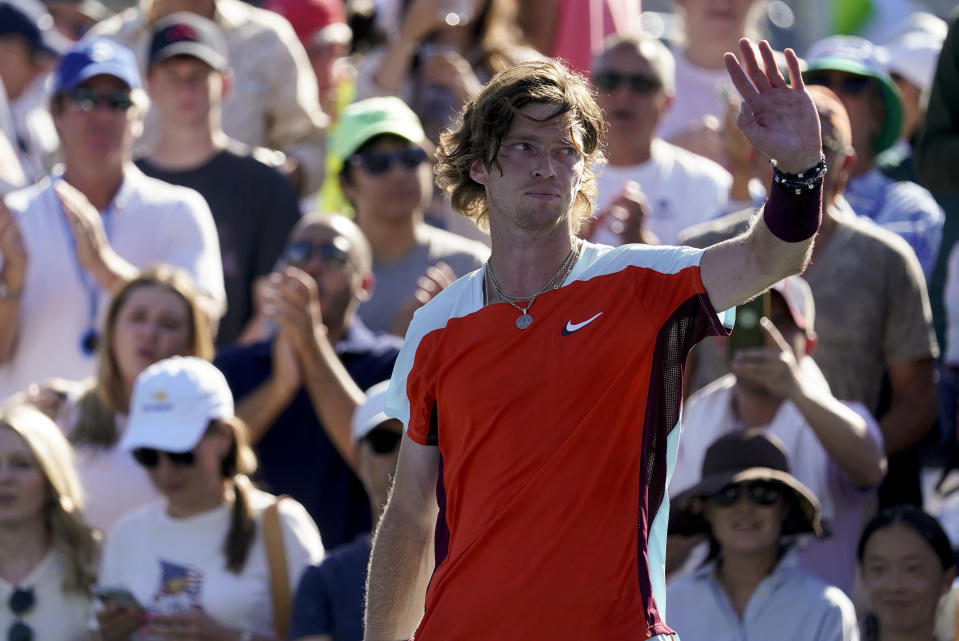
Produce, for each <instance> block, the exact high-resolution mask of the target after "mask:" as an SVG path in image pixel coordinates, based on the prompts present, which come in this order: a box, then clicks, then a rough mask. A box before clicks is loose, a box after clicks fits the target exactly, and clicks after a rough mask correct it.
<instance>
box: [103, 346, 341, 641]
mask: <svg viewBox="0 0 959 641" xmlns="http://www.w3.org/2000/svg"><path fill="white" fill-rule="evenodd" d="M130 407H131V410H130V421H129V424H128V426H127V430H126V432H125V433H124V435H123V438H122V440H121V441H120V447H121V448H123V449H126V450H128V451H131V452H132V454H133V457H134V458H135V459H136V461H137V462H138V463H139V464H140V465H142V466H143V467H144V468H145V469H146V470H147V472H148V474H149V475H150V480H151V481H152V482H153V484H154V485H155V486H156V488H157V490H158V491H159V492H160V493H161V494H162V495H163V498H162V499H161V500H160V501H157V502H154V503H151V504H149V505H146V506H144V507H142V508H140V509H138V510H136V511H134V512H131V513H130V514H128V515H127V516H125V517H124V518H123V519H121V520H120V521H119V522H118V523H117V525H116V526H115V527H114V528H113V529H112V530H111V531H110V533H109V535H108V536H107V539H106V542H105V544H104V549H103V559H102V562H101V567H100V576H99V579H98V582H99V586H100V588H101V589H102V590H107V589H111V590H128V591H129V592H130V593H131V594H132V596H133V598H134V599H136V601H137V603H138V604H139V605H134V606H133V607H130V605H129V603H127V604H122V603H120V602H119V599H118V602H116V603H113V604H110V605H107V606H106V607H105V608H104V609H103V610H102V611H100V612H99V613H98V615H97V616H98V620H99V624H100V634H101V636H102V638H103V640H104V641H121V640H127V639H131V638H137V637H133V636H131V635H133V634H134V632H137V633H138V634H139V633H142V634H144V635H146V636H147V637H148V638H150V639H154V638H163V639H170V640H175V641H195V640H197V639H220V638H223V639H240V640H242V641H272V640H274V639H278V638H280V632H278V630H280V629H282V628H283V627H284V626H285V622H283V620H282V619H283V618H284V614H283V613H282V611H279V612H276V611H275V608H276V606H277V603H275V602H274V599H273V594H274V591H273V589H272V588H271V580H272V577H273V576H274V574H276V573H277V572H278V570H279V568H277V567H272V566H271V564H270V562H269V561H268V553H267V549H266V542H265V528H266V527H267V522H266V516H265V514H264V513H265V512H266V511H267V508H270V507H271V506H273V505H274V504H275V503H277V502H278V503H279V504H278V505H277V510H276V514H275V518H277V519H278V521H279V529H280V531H281V533H282V545H283V550H284V554H285V557H286V559H285V560H286V574H287V578H288V581H289V582H290V590H291V591H292V590H293V589H295V586H296V582H297V580H298V579H299V576H300V574H301V573H302V571H303V569H304V568H305V567H306V566H307V565H308V564H309V563H311V562H315V561H318V560H319V559H320V558H322V556H323V544H322V542H321V541H320V537H319V533H318V532H317V530H316V526H315V525H314V524H313V521H312V520H311V519H310V517H309V515H308V514H307V513H306V510H304V509H303V506H301V505H300V504H299V503H297V502H296V501H293V500H290V499H286V500H281V501H278V499H276V497H274V496H272V495H270V494H267V493H265V492H261V491H259V490H257V489H255V488H254V487H253V486H252V484H251V483H250V481H249V478H248V477H247V475H248V474H251V473H252V472H253V471H254V469H255V467H256V457H255V455H254V454H253V451H252V450H251V449H250V447H249V445H248V444H247V441H246V431H245V427H244V425H243V423H242V421H241V420H239V419H238V418H237V417H236V416H235V414H234V410H233V396H232V395H231V394H230V388H229V387H228V386H227V384H226V380H225V379H224V378H223V375H222V374H221V373H220V371H219V370H217V369H216V368H215V367H214V366H213V365H212V364H211V363H209V362H207V361H205V360H202V359H199V358H194V357H173V358H168V359H166V360H163V361H160V362H158V363H154V364H153V365H151V366H150V367H148V368H147V369H145V370H144V371H143V372H142V373H141V374H140V376H139V377H138V378H137V382H136V385H135V386H134V390H133V398H132V400H131V403H130ZM271 518H272V517H271ZM287 616H288V613H287Z"/></svg>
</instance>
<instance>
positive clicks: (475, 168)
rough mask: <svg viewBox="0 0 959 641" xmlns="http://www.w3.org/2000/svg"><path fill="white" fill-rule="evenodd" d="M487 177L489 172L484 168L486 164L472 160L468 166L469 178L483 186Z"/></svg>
mask: <svg viewBox="0 0 959 641" xmlns="http://www.w3.org/2000/svg"><path fill="white" fill-rule="evenodd" d="M487 176H489V170H488V169H487V168H486V164H485V163H484V162H483V161H482V160H479V159H477V160H474V161H473V163H472V164H471V165H470V178H472V179H473V180H475V181H476V182H478V183H479V184H481V185H485V184H486V179H487Z"/></svg>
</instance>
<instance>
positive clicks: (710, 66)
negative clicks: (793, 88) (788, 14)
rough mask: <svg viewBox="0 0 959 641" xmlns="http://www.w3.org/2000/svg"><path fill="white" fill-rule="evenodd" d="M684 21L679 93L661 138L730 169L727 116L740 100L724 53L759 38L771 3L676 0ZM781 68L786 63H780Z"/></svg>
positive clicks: (678, 57)
mask: <svg viewBox="0 0 959 641" xmlns="http://www.w3.org/2000/svg"><path fill="white" fill-rule="evenodd" d="M675 3H676V6H677V8H678V9H679V13H680V14H681V16H682V18H683V29H684V34H683V41H682V44H681V45H680V46H678V47H676V48H675V49H674V50H673V54H674V56H675V59H676V91H675V99H674V101H673V105H672V108H671V109H670V110H669V111H667V112H666V114H665V115H664V116H663V118H662V119H661V120H660V122H659V129H658V131H657V132H656V135H657V136H659V137H661V138H664V139H666V140H668V141H669V142H672V143H673V144H676V145H679V146H680V147H684V148H686V149H689V150H690V151H693V152H696V153H698V154H702V155H703V156H706V157H707V158H709V159H710V160H713V161H715V162H718V163H719V164H721V165H724V166H725V165H726V156H725V150H724V146H723V138H722V133H721V129H722V122H723V114H725V113H726V110H727V109H728V103H729V102H730V101H731V100H736V90H735V89H734V88H733V86H732V84H731V83H730V82H729V79H728V77H727V76H726V70H725V68H724V67H723V54H724V53H725V52H727V51H738V50H739V39H740V38H742V37H744V36H745V37H748V38H752V39H753V40H758V39H759V37H760V36H759V34H760V26H761V24H762V22H761V21H762V18H763V15H764V13H765V9H766V5H767V3H766V0H737V1H736V2H725V3H723V4H722V5H721V6H720V7H717V5H716V4H715V3H714V2H713V1H712V0H675ZM778 62H779V65H780V67H783V62H782V60H781V59H778Z"/></svg>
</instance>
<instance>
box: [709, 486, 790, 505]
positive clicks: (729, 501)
mask: <svg viewBox="0 0 959 641" xmlns="http://www.w3.org/2000/svg"><path fill="white" fill-rule="evenodd" d="M744 490H745V492H746V496H748V497H749V500H750V501H752V502H753V503H755V504H756V505H762V506H764V507H766V506H769V505H772V504H773V503H775V502H776V501H778V500H779V499H780V498H782V495H783V489H782V486H781V485H779V484H778V483H771V482H769V481H751V482H749V483H736V484H734V485H727V486H726V487H724V488H723V489H721V490H719V491H718V492H716V493H715V494H713V495H712V496H710V497H709V499H710V500H711V501H713V502H714V503H716V504H717V505H721V506H723V507H728V506H730V505H733V504H734V503H736V501H738V500H739V497H740V496H742V494H743V491H744Z"/></svg>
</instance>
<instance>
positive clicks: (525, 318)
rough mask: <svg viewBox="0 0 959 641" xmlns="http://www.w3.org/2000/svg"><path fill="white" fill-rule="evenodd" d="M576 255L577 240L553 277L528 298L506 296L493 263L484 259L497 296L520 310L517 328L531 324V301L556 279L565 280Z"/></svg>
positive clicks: (551, 285)
mask: <svg viewBox="0 0 959 641" xmlns="http://www.w3.org/2000/svg"><path fill="white" fill-rule="evenodd" d="M578 257H579V242H578V241H574V242H573V248H572V249H570V250H569V253H568V254H567V255H566V259H565V260H563V262H562V264H561V265H560V266H559V268H558V269H557V270H556V273H555V274H553V277H552V278H550V279H549V280H548V281H546V284H545V285H543V287H542V289H540V290H539V291H538V292H536V293H535V294H533V295H532V296H531V297H529V299H526V298H521V297H517V298H513V297H511V296H507V295H506V294H504V293H503V288H502V287H500V284H499V281H498V280H496V274H494V273H493V265H492V264H491V263H490V261H488V260H487V261H486V273H487V274H489V277H490V280H491V281H492V283H493V289H495V290H496V294H497V296H499V297H500V298H502V299H503V300H504V301H506V302H507V303H509V304H510V305H512V306H513V307H515V308H516V309H518V310H519V311H520V317H519V318H517V319H516V327H518V328H519V329H526V328H527V327H529V326H530V325H532V324H533V317H532V316H530V315H529V313H528V312H529V308H530V307H532V306H533V303H534V302H535V301H536V298H537V297H538V296H539V295H540V294H542V293H544V292H546V291H549V290H550V289H552V288H553V287H555V286H556V283H557V281H559V282H560V283H562V282H563V281H564V280H566V277H567V276H569V274H570V272H572V271H573V265H575V264H576V259H577V258H578ZM561 274H562V276H563V277H562V279H560V275H561ZM488 299H489V295H487V300H488ZM518 300H526V301H527V302H526V307H522V306H521V305H519V304H518V303H517V302H516V301H518Z"/></svg>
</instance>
